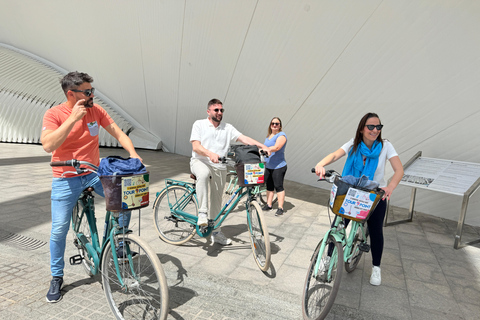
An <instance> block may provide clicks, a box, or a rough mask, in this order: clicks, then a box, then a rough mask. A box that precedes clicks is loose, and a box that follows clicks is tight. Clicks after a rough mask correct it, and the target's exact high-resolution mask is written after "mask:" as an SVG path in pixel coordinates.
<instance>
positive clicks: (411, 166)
mask: <svg viewBox="0 0 480 320" xmlns="http://www.w3.org/2000/svg"><path fill="white" fill-rule="evenodd" d="M421 155H422V152H421V151H419V152H418V153H417V154H416V155H415V156H413V157H412V159H410V160H409V161H408V162H407V163H406V164H405V166H404V175H403V178H402V180H401V181H400V184H401V185H404V186H408V187H412V196H411V199H410V210H409V218H408V219H406V220H398V221H393V222H388V210H387V214H386V216H385V226H388V225H394V224H398V223H403V222H409V221H412V219H413V209H414V206H415V196H416V189H417V188H419V189H425V190H430V191H435V192H442V193H447V194H452V195H457V196H462V197H463V201H462V208H461V210H460V216H459V219H458V225H457V231H456V234H455V242H454V247H455V248H458V247H459V245H460V243H461V238H462V231H463V225H464V223H465V215H466V212H467V207H468V201H469V199H470V196H471V195H472V194H473V193H474V192H475V191H476V190H477V189H478V188H479V186H480V163H473V162H462V161H452V160H444V159H435V158H427V157H422V156H421ZM477 242H480V239H478V240H475V241H471V242H469V243H467V244H472V243H477Z"/></svg>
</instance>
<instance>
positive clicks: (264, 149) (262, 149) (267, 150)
mask: <svg viewBox="0 0 480 320" xmlns="http://www.w3.org/2000/svg"><path fill="white" fill-rule="evenodd" d="M260 151H264V152H266V153H267V156H269V157H270V156H271V155H272V150H271V149H270V148H269V147H267V146H263V147H262V148H261V149H260Z"/></svg>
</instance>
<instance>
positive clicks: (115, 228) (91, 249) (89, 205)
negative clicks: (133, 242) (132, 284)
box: [72, 193, 136, 287]
mask: <svg viewBox="0 0 480 320" xmlns="http://www.w3.org/2000/svg"><path fill="white" fill-rule="evenodd" d="M79 202H80V203H81V207H82V208H81V210H82V213H81V214H80V215H79V216H80V219H79V221H78V226H80V225H81V223H82V220H83V219H85V218H86V219H87V221H88V226H89V229H90V236H91V242H90V241H88V239H87V238H86V237H85V235H84V234H83V233H82V232H76V231H75V230H77V229H78V226H75V222H74V221H72V229H73V230H74V232H76V233H77V236H78V238H79V240H80V241H81V242H82V244H83V246H84V247H85V248H86V249H87V255H88V257H89V258H92V259H93V261H94V265H93V266H90V271H91V272H92V274H93V275H96V274H97V273H98V271H99V270H101V264H100V257H101V256H102V254H103V251H104V250H105V248H106V246H107V244H108V243H109V242H110V243H112V244H113V243H115V236H116V235H118V234H123V233H125V234H127V233H131V232H132V231H131V230H129V229H126V230H125V229H124V228H122V227H120V226H119V224H118V221H117V220H118V218H117V217H115V215H114V214H113V213H112V212H110V211H107V213H106V215H105V228H104V233H103V237H102V244H101V245H100V241H99V237H98V230H97V225H96V218H95V209H94V204H93V195H91V194H89V193H82V195H81V196H80V198H79ZM79 209H80V208H79ZM116 245H117V244H116V243H115V245H114V246H112V247H113V248H115V247H116ZM125 247H126V249H127V256H128V259H129V262H130V269H131V271H132V274H133V275H134V276H135V277H136V275H135V271H134V270H133V267H132V263H133V260H132V256H131V252H130V248H129V247H128V246H125ZM112 256H113V261H114V264H115V270H116V272H117V277H118V280H119V282H120V285H121V286H122V287H124V286H125V284H124V282H123V278H122V276H121V273H120V268H119V263H118V257H117V253H116V251H115V250H113V249H112Z"/></svg>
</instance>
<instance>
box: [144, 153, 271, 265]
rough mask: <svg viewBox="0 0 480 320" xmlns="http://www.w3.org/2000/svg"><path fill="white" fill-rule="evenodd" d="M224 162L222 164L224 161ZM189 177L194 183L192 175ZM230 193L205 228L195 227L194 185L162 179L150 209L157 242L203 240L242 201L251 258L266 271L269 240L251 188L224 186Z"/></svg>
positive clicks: (196, 215) (261, 212)
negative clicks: (197, 237) (194, 238)
mask: <svg viewBox="0 0 480 320" xmlns="http://www.w3.org/2000/svg"><path fill="white" fill-rule="evenodd" d="M224 161H225V160H224ZM191 177H192V178H193V179H194V181H195V179H196V177H195V176H194V175H193V174H192V175H191ZM227 184H228V185H229V186H230V187H228V186H227V190H231V191H232V192H231V194H230V195H229V198H228V200H227V201H226V202H225V204H224V205H223V206H222V209H221V211H220V212H219V213H218V215H217V216H216V217H215V219H213V220H210V221H209V224H208V226H206V227H202V226H198V225H197V220H198V201H197V195H196V190H195V187H196V186H195V182H193V183H189V182H184V181H178V180H173V179H165V185H166V187H165V189H163V190H162V191H161V192H158V193H157V197H156V199H155V202H154V203H153V208H154V219H153V220H154V224H155V227H156V229H157V232H158V235H159V236H160V238H161V239H162V240H163V241H165V242H167V243H170V244H174V245H181V244H183V243H185V242H187V241H189V240H190V239H192V238H193V236H195V234H197V235H198V236H200V237H202V238H205V237H208V236H209V235H210V234H211V232H212V231H213V230H215V229H217V228H219V227H220V226H221V225H222V223H223V221H224V220H225V219H226V218H227V217H228V215H229V214H230V212H231V211H232V210H233V209H234V208H235V207H236V206H237V204H238V203H239V202H240V200H242V199H245V208H246V212H247V225H248V231H249V235H250V244H251V247H252V251H253V257H254V258H255V262H256V263H257V265H258V267H259V268H260V270H262V271H266V270H268V268H269V267H270V240H269V235H268V230H267V225H266V223H265V218H264V216H263V211H262V209H261V207H260V205H259V204H258V202H257V201H256V194H255V192H254V190H255V187H253V186H252V187H250V186H247V187H242V186H239V185H237V184H235V188H234V189H233V185H230V184H229V183H227Z"/></svg>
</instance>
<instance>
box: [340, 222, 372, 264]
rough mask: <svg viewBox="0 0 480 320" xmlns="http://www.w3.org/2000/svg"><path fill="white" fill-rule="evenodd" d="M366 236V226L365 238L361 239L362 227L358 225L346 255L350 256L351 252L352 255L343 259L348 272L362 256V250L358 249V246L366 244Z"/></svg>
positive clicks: (366, 230)
mask: <svg viewBox="0 0 480 320" xmlns="http://www.w3.org/2000/svg"><path fill="white" fill-rule="evenodd" d="M367 238H368V228H366V229H365V239H363V234H362V229H361V228H360V226H358V228H357V232H356V234H355V238H354V239H353V244H352V247H351V251H350V252H348V254H347V256H350V255H351V254H352V253H353V255H352V256H351V257H350V258H349V259H348V260H347V261H345V270H346V271H347V272H348V273H350V272H352V271H353V270H355V268H356V267H357V265H358V263H359V262H360V259H361V258H362V254H363V251H362V250H360V246H361V245H363V244H366V242H367Z"/></svg>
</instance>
